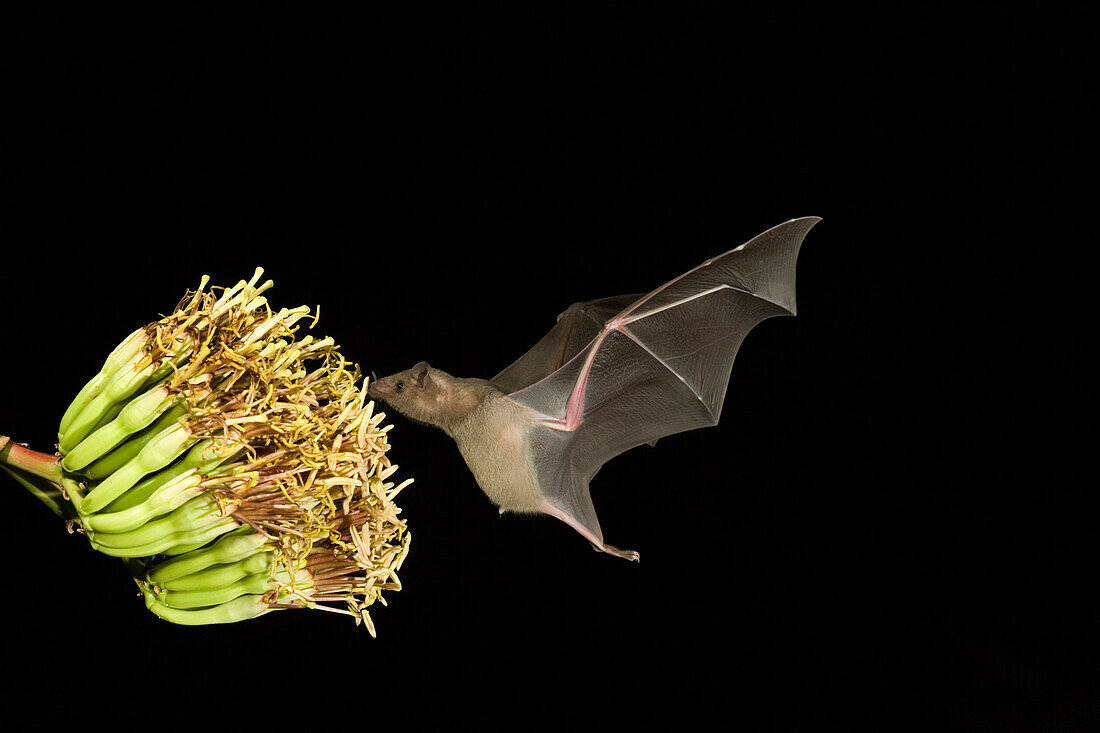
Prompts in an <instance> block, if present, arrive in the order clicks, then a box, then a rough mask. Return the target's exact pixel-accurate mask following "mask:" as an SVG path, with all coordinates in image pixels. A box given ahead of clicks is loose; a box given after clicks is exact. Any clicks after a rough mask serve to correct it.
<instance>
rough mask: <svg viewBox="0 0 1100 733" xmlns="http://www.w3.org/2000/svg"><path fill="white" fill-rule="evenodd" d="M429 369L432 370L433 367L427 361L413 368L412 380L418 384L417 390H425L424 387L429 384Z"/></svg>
mask: <svg viewBox="0 0 1100 733" xmlns="http://www.w3.org/2000/svg"><path fill="white" fill-rule="evenodd" d="M429 369H431V367H430V366H429V365H428V362H426V361H422V362H420V363H419V364H417V365H416V366H414V367H413V368H412V378H413V381H414V382H415V383H416V387H417V389H424V385H426V384H427V383H428V370H429Z"/></svg>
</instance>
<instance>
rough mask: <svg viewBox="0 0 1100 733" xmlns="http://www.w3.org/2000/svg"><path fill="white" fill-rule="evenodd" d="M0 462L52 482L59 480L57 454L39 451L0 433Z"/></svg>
mask: <svg viewBox="0 0 1100 733" xmlns="http://www.w3.org/2000/svg"><path fill="white" fill-rule="evenodd" d="M0 463H4V464H7V465H9V466H14V467H15V468H18V469H20V470H22V471H26V472H27V473H29V474H33V475H35V476H38V477H40V478H44V479H46V480H47V481H50V482H53V483H57V482H59V481H60V480H61V463H60V462H59V460H58V457H57V456H52V455H49V454H48V453H40V452H38V451H36V450H31V449H30V448H27V447H25V446H22V445H19V444H18V443H13V442H11V438H9V437H8V436H6V435H0Z"/></svg>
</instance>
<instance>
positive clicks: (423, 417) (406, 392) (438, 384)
mask: <svg viewBox="0 0 1100 733" xmlns="http://www.w3.org/2000/svg"><path fill="white" fill-rule="evenodd" d="M441 377H442V379H441ZM445 378H446V375H444V373H443V372H440V371H439V370H438V369H432V367H431V366H430V365H429V364H428V362H426V361H422V362H420V363H419V364H417V365H416V366H414V367H412V368H411V369H406V370H405V371H403V372H397V373H396V374H391V375H390V376H388V377H383V378H381V379H371V381H370V386H369V387H368V388H367V394H368V395H370V396H371V397H373V398H374V399H377V400H382V401H383V402H385V403H386V404H387V405H389V406H390V407H392V408H393V409H395V410H397V411H398V412H400V413H401V414H402V415H404V416H405V417H408V418H411V419H413V420H416V421H418V422H424V423H428V424H429V425H437V426H438V425H439V424H440V421H439V419H438V416H437V415H436V413H437V412H438V409H437V405H439V403H440V402H441V399H440V392H441V391H442V390H443V389H444V388H445V386H446V385H445V381H446V379H445Z"/></svg>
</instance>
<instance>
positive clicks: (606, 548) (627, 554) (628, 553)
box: [592, 543, 642, 562]
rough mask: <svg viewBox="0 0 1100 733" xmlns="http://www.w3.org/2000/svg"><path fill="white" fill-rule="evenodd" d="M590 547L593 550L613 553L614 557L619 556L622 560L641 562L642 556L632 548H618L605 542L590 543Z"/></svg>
mask: <svg viewBox="0 0 1100 733" xmlns="http://www.w3.org/2000/svg"><path fill="white" fill-rule="evenodd" d="M592 549H593V550H595V551H596V552H606V553H607V554H608V555H614V556H615V557H621V558H623V559H624V560H630V561H631V562H641V561H642V556H641V555H639V554H638V553H637V552H635V551H634V550H620V549H619V548H618V547H615V545H609V544H606V543H604V544H602V545H597V544H595V543H593V544H592Z"/></svg>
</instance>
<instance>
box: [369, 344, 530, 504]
mask: <svg viewBox="0 0 1100 733" xmlns="http://www.w3.org/2000/svg"><path fill="white" fill-rule="evenodd" d="M369 394H370V395H371V396H372V397H375V398H377V399H381V400H383V401H384V402H386V404H388V405H390V406H391V407H392V408H394V409H395V410H397V411H398V412H400V413H401V414H402V415H405V416H406V417H408V418H409V419H411V420H415V421H417V422H421V423H426V424H428V425H433V426H435V427H437V428H440V429H441V430H443V431H444V432H445V433H447V435H449V436H451V437H452V438H453V439H454V441H455V443H456V444H457V445H458V450H459V452H460V453H461V454H462V457H463V459H464V460H465V461H466V465H467V466H469V468H470V471H471V472H472V473H473V474H474V478H475V479H476V480H477V483H478V486H480V487H481V490H482V491H484V492H485V495H486V496H488V497H489V499H490V500H491V501H492V502H493V503H494V504H496V505H497V506H498V507H499V508H500V510H501V512H505V511H513V512H538V511H540V508H541V506H542V496H541V495H540V494H539V491H538V486H537V483H536V482H535V474H534V469H533V468H532V466H531V461H530V459H529V457H528V454H527V440H528V435H529V434H530V431H531V426H532V425H533V423H534V415H533V413H532V412H531V410H529V409H528V408H526V407H523V406H522V405H519V404H517V403H515V402H513V401H512V400H510V399H508V397H507V396H506V395H505V394H504V393H503V392H501V391H500V390H498V389H497V388H496V387H494V386H493V385H492V384H490V383H489V382H487V381H485V380H484V379H462V378H459V377H453V376H451V375H450V374H447V373H446V372H443V371H440V370H438V369H433V368H432V367H430V366H428V364H427V363H426V362H421V363H419V364H417V365H416V366H414V367H413V368H412V369H408V370H405V371H403V372H398V373H397V374H393V375H391V376H389V377H386V378H384V379H379V380H374V381H372V382H371V385H370V389H369Z"/></svg>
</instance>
